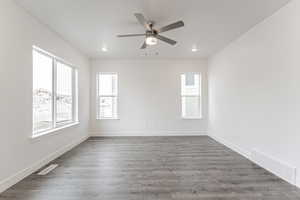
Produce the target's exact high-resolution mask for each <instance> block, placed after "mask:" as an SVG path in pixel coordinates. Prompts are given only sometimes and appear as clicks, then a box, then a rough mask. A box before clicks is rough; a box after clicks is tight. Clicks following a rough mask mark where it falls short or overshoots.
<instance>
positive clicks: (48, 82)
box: [32, 47, 78, 136]
mask: <svg viewBox="0 0 300 200" xmlns="http://www.w3.org/2000/svg"><path fill="white" fill-rule="evenodd" d="M32 58H33V105H32V108H33V136H38V135H41V134H43V133H44V132H45V131H49V130H52V129H55V128H59V127H62V126H64V125H68V124H71V123H74V122H76V121H77V76H78V75H77V70H76V69H74V68H73V67H71V65H68V64H66V63H65V62H63V61H62V60H61V59H58V58H57V57H55V56H53V55H51V54H49V53H47V52H45V51H43V50H41V49H38V48H36V47H34V48H33V51H32Z"/></svg>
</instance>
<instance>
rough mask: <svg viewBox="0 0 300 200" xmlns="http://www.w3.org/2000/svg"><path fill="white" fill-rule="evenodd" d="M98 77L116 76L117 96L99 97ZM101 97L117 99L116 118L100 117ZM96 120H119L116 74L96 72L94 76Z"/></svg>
mask: <svg viewBox="0 0 300 200" xmlns="http://www.w3.org/2000/svg"><path fill="white" fill-rule="evenodd" d="M100 75H116V76H117V84H116V86H117V94H116V95H100V94H99V88H100V87H99V84H100V81H99V80H100ZM101 97H111V98H117V101H116V102H117V105H116V109H117V111H116V116H114V117H104V118H101V117H100V112H101V111H100V104H99V99H100V98H101ZM96 120H120V118H119V74H118V73H117V72H97V74H96Z"/></svg>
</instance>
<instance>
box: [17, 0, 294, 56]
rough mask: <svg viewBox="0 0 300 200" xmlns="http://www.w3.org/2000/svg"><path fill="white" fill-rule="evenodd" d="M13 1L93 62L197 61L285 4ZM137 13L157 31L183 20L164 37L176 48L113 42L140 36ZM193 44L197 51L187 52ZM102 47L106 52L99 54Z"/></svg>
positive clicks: (279, 0)
mask: <svg viewBox="0 0 300 200" xmlns="http://www.w3.org/2000/svg"><path fill="white" fill-rule="evenodd" d="M15 1H16V2H17V3H19V4H20V5H21V6H23V7H24V8H25V9H26V10H28V11H29V12H30V13H31V14H32V15H33V16H35V17H37V18H38V19H39V20H40V21H42V22H43V23H45V24H47V25H48V26H49V27H50V28H51V29H53V30H54V31H56V32H57V33H59V34H60V35H61V36H62V37H63V38H64V39H66V40H68V41H69V42H70V43H71V44H73V45H74V46H75V47H77V48H78V49H80V50H81V51H82V52H84V53H85V54H86V55H88V56H90V57H92V58H145V57H147V58H152V57H153V58H154V57H155V58H157V57H159V58H200V57H207V56H210V55H212V54H213V53H215V52H216V51H218V50H220V49H222V48H224V47H225V46H226V45H227V44H229V43H230V42H231V41H232V40H234V39H236V38H237V37H238V36H240V35H241V34H242V33H244V32H246V31H247V30H249V29H250V28H251V27H252V26H254V25H255V24H257V23H259V22H260V21H262V20H263V19H264V18H266V17H267V16H269V15H271V14H272V13H274V12H275V11H276V10H278V9H279V8H280V7H282V6H283V5H285V4H286V3H287V2H288V1H289V0H15ZM136 12H141V13H143V14H144V15H145V16H146V17H147V18H148V19H150V20H153V21H155V22H156V26H157V27H160V26H163V25H167V24H169V23H172V22H175V21H177V20H183V21H184V22H185V27H184V28H181V29H177V30H174V31H170V32H166V33H165V34H163V35H165V36H168V37H170V38H173V39H175V40H177V41H178V42H179V43H178V45H177V46H175V47H172V46H169V45H168V44H165V43H163V42H160V43H159V44H158V45H156V46H153V47H150V48H148V49H147V50H140V49H139V48H140V46H141V44H142V42H143V38H142V37H138V38H117V37H116V35H117V34H127V33H143V32H144V29H143V27H142V26H141V25H140V24H138V22H137V21H136V19H135V17H134V16H133V14H134V13H136ZM193 45H196V46H197V48H198V49H199V51H198V52H192V51H191V48H192V46H193ZM102 46H106V47H107V48H108V52H102V51H101V48H102ZM156 52H158V54H159V55H155V54H156ZM146 53H147V56H145V54H146Z"/></svg>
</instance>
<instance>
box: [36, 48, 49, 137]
mask: <svg viewBox="0 0 300 200" xmlns="http://www.w3.org/2000/svg"><path fill="white" fill-rule="evenodd" d="M52 69H53V60H52V59H51V58H50V57H48V56H45V55H43V54H41V53H39V52H37V51H33V132H38V131H43V130H46V129H49V128H51V127H52V125H53V124H52V95H53V92H52Z"/></svg>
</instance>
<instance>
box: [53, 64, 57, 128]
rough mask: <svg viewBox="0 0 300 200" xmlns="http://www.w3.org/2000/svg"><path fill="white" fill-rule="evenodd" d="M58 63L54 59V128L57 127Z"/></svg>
mask: <svg viewBox="0 0 300 200" xmlns="http://www.w3.org/2000/svg"><path fill="white" fill-rule="evenodd" d="M56 100H57V61H56V59H53V112H52V113H53V118H52V120H53V127H54V128H55V127H56V121H57V102H56Z"/></svg>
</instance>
